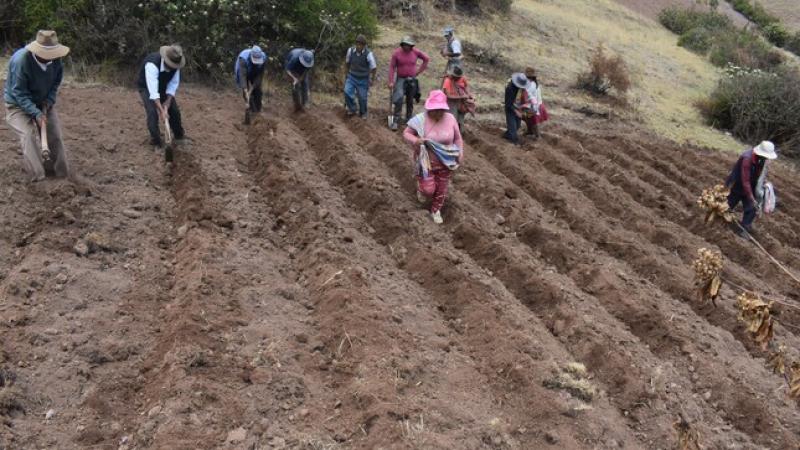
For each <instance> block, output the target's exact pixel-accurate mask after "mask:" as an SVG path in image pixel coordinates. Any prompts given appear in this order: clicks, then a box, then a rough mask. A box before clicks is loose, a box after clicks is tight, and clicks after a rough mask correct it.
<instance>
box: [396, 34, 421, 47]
mask: <svg viewBox="0 0 800 450" xmlns="http://www.w3.org/2000/svg"><path fill="white" fill-rule="evenodd" d="M400 45H410V46H412V47H414V46H415V45H417V44H416V43H415V42H414V40H413V39H411V36H404V37H403V39H401V40H400Z"/></svg>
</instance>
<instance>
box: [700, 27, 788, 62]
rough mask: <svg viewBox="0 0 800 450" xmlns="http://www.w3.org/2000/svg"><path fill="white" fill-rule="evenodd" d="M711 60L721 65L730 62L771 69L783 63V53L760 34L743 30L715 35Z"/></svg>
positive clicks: (710, 55)
mask: <svg viewBox="0 0 800 450" xmlns="http://www.w3.org/2000/svg"><path fill="white" fill-rule="evenodd" d="M709 60H710V61H711V63H712V64H714V65H715V66H719V67H725V66H727V65H728V64H729V63H730V64H733V65H735V66H740V67H749V68H752V69H770V68H774V67H777V66H779V65H780V64H781V63H783V55H781V54H780V53H779V52H778V51H776V50H775V49H774V48H773V47H772V46H771V45H769V44H768V43H767V42H766V41H764V39H762V38H761V37H760V36H758V35H756V34H754V33H751V32H748V31H745V30H741V31H735V32H728V33H721V34H718V35H717V36H715V38H714V44H713V45H712V46H711V52H710V53H709Z"/></svg>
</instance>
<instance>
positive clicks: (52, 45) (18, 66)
mask: <svg viewBox="0 0 800 450" xmlns="http://www.w3.org/2000/svg"><path fill="white" fill-rule="evenodd" d="M67 53H69V47H65V46H63V45H61V44H59V43H58V36H56V32H55V31H44V30H42V31H39V32H38V33H37V34H36V40H35V41H33V42H31V43H30V44H28V45H27V46H25V47H24V48H21V49H19V50H17V51H16V52H15V53H14V55H12V56H11V60H10V61H9V63H8V76H7V77H6V78H7V79H6V85H5V89H4V93H3V98H4V100H5V102H6V122H7V123H8V126H9V127H10V128H11V129H12V130H13V131H14V132H15V133H16V134H17V137H18V138H19V140H20V143H21V144H22V165H23V167H24V168H25V171H26V172H27V173H28V175H29V176H30V179H31V181H34V182H35V181H41V180H43V179H44V178H45V167H44V163H45V161H51V162H52V163H53V172H55V175H56V176H58V177H67V176H69V175H70V173H69V162H68V161H67V150H66V149H65V148H64V143H63V142H62V141H61V122H60V121H59V118H58V113H57V112H56V108H55V104H56V96H57V95H58V88H59V86H61V80H62V78H63V75H64V69H63V67H62V65H61V58H63V57H64V56H66V55H67ZM43 127H44V128H46V130H47V143H48V146H49V150H50V153H49V154H45V155H43V154H42V153H43V152H41V151H40V150H39V145H38V143H37V140H38V138H39V135H40V130H41V129H42V128H43ZM48 165H49V164H48Z"/></svg>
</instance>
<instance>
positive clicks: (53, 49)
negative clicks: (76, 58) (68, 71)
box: [25, 30, 69, 59]
mask: <svg viewBox="0 0 800 450" xmlns="http://www.w3.org/2000/svg"><path fill="white" fill-rule="evenodd" d="M25 48H26V49H28V50H29V51H30V52H31V53H33V54H34V55H36V56H38V57H39V58H42V59H58V58H63V57H65V56H67V53H69V47H66V46H64V45H61V44H59V43H58V36H57V35H56V32H55V31H53V30H39V32H38V33H36V40H35V41H33V42H31V43H30V44H28V45H26V46H25Z"/></svg>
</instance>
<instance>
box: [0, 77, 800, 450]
mask: <svg viewBox="0 0 800 450" xmlns="http://www.w3.org/2000/svg"><path fill="white" fill-rule="evenodd" d="M182 89H184V90H182V93H181V95H182V100H181V105H182V109H183V115H184V121H185V124H186V128H187V132H188V134H189V136H190V137H191V138H192V143H190V144H188V145H187V146H184V147H179V148H178V151H177V152H176V154H175V159H176V165H175V169H174V171H173V172H171V173H170V172H166V171H165V170H164V169H163V167H162V166H161V162H160V161H161V159H160V158H159V157H158V156H157V155H154V154H153V153H152V151H150V150H149V148H148V146H147V145H146V144H147V141H146V133H145V124H144V118H143V117H142V115H143V114H141V111H139V108H138V106H139V105H138V103H137V101H138V96H137V94H136V93H135V92H132V91H128V90H124V89H110V88H105V87H103V88H101V87H65V88H64V89H63V92H62V94H61V95H62V96H61V97H60V98H59V108H61V110H60V113H61V117H62V122H63V126H64V134H65V139H66V141H65V143H66V146H67V148H68V149H69V150H70V151H71V154H72V155H73V166H74V167H75V168H76V169H77V171H78V173H79V175H81V177H82V181H80V182H79V183H77V184H73V183H69V182H65V181H47V182H45V183H39V184H35V185H32V186H31V185H28V184H26V183H25V180H24V178H25V177H24V175H23V173H22V171H21V168H20V161H19V156H18V155H17V152H16V149H17V145H18V144H17V142H16V138H15V137H14V136H13V135H12V133H11V132H10V131H9V130H7V129H6V128H5V125H3V124H0V179H1V180H3V185H2V186H0V189H2V193H3V195H2V196H0V226H2V231H3V232H2V235H1V236H0V293H2V295H0V341H1V342H2V343H3V345H2V347H0V448H127V449H134V448H136V449H138V448H193V449H195V448H197V449H203V448H228V449H238V448H437V449H438V448H441V449H445V448H446V449H452V448H498V449H500V448H542V449H546V448H551V447H552V448H555V447H556V446H558V447H563V448H570V449H571V448H587V449H589V448H620V447H625V448H642V449H651V448H680V447H679V446H683V448H689V449H693V448H695V447H693V446H698V445H699V447H700V448H797V446H798V445H800V437H799V435H798V430H797V424H798V423H800V410H799V409H798V407H797V406H796V405H795V404H794V402H793V401H787V389H786V384H787V382H788V384H789V390H790V393H791V394H792V395H797V394H798V393H800V367H799V366H798V365H797V364H796V363H794V362H795V361H800V357H799V356H800V355H798V352H797V349H800V336H798V334H797V332H796V328H794V327H792V326H793V325H795V324H800V314H798V312H797V309H795V308H791V307H787V306H786V305H787V304H788V305H800V298H798V290H797V286H796V285H793V284H792V280H791V279H790V278H789V276H788V275H787V274H786V273H785V272H782V271H777V270H775V266H774V265H773V264H772V262H771V261H770V259H769V258H768V257H767V256H766V255H765V254H764V253H763V252H762V251H761V250H759V249H758V248H756V247H755V246H753V245H752V243H750V242H748V241H746V240H743V239H740V238H738V237H736V236H735V235H733V234H732V233H731V232H730V230H728V229H727V227H723V226H707V225H705V224H704V223H703V221H704V220H705V219H706V217H705V215H706V213H704V217H703V218H702V219H698V218H697V217H696V213H697V209H696V207H695V205H696V200H697V193H698V192H701V191H702V190H703V189H704V188H706V187H708V186H713V185H715V184H716V183H718V182H719V181H720V180H721V179H723V177H724V176H725V175H726V174H727V171H728V170H729V168H730V165H731V164H732V163H733V159H734V158H735V155H730V154H720V153H717V152H712V151H708V150H704V149H699V148H693V147H685V146H679V145H676V144H674V143H671V142H669V141H665V140H663V139H660V138H657V137H653V136H650V135H649V134H648V133H647V132H646V131H643V130H641V129H637V128H635V127H632V126H631V125H630V124H621V123H614V122H608V121H601V120H597V119H591V120H589V119H585V120H584V119H582V120H581V121H580V122H576V123H563V122H562V123H561V124H556V123H554V124H552V125H548V126H547V127H546V129H544V135H543V137H542V139H540V140H538V141H536V142H535V143H533V142H526V143H525V145H524V146H523V147H522V148H517V147H514V146H511V145H507V144H506V143H505V141H503V140H502V139H501V138H500V137H499V133H498V130H497V129H496V127H493V126H489V125H477V124H470V130H469V134H468V135H467V137H466V152H467V153H466V163H465V164H464V166H463V167H462V168H460V169H459V170H458V171H457V172H456V174H455V178H454V184H453V187H452V196H451V197H450V199H449V200H448V203H447V206H446V207H445V211H444V220H445V223H444V225H442V226H435V225H434V224H433V223H432V222H431V220H430V217H429V215H428V214H427V213H426V212H425V211H424V210H423V209H421V208H420V206H419V205H418V203H417V201H416V198H415V195H414V185H415V180H414V179H413V178H412V177H411V176H410V175H409V169H408V152H409V148H408V146H407V145H406V143H405V142H404V141H403V140H402V138H401V137H400V136H399V135H398V134H396V133H392V132H391V131H389V130H388V129H387V128H386V124H385V119H384V121H382V120H381V119H380V118H381V117H384V118H385V117H386V115H387V111H385V110H381V109H380V108H375V109H373V110H372V111H371V119H368V120H348V119H346V118H345V117H344V115H343V114H341V111H340V110H339V109H340V108H339V109H336V110H332V109H327V108H324V107H320V108H319V110H318V111H316V112H315V113H314V115H313V117H312V116H311V115H306V114H300V115H294V114H291V113H289V112H288V111H289V110H290V109H291V108H290V107H289V103H290V102H289V99H288V98H285V97H284V96H282V95H275V96H272V97H271V99H270V102H269V103H268V105H266V108H265V109H266V110H267V111H268V112H267V113H264V114H263V115H259V116H257V117H253V124H252V125H250V126H249V127H244V126H242V125H239V124H240V123H241V121H242V111H241V105H240V100H239V99H238V97H237V96H236V94H235V93H234V92H231V93H226V94H224V95H222V94H219V93H218V92H213V91H211V90H207V89H204V88H198V87H196V86H193V85H191V84H189V85H187V86H185V88H182ZM212 105H213V106H212ZM312 119H313V120H312ZM595 120H597V121H595ZM770 177H771V179H772V181H773V182H774V183H775V184H776V186H777V187H778V189H779V191H780V195H781V202H782V205H781V208H779V209H778V210H777V211H776V213H775V214H773V215H771V216H770V217H769V218H768V220H763V221H762V222H761V223H760V224H759V225H760V234H759V236H758V238H759V242H760V243H761V244H762V245H763V246H764V247H765V249H767V250H768V251H769V252H770V254H772V255H774V256H775V257H776V258H777V259H779V260H780V261H782V262H784V263H786V264H787V265H789V266H792V267H798V266H800V248H798V242H800V238H799V236H798V234H797V233H798V230H800V226H798V225H800V212H798V211H800V208H797V207H795V205H797V204H798V202H800V188H798V187H797V186H796V185H795V184H794V183H795V180H796V175H795V173H794V172H793V171H791V170H790V169H788V168H787V167H784V166H783V165H781V163H780V162H779V163H778V164H775V165H774V166H773V167H772V168H771V170H770ZM715 195H716V194H715ZM714 198H718V196H716V197H714ZM735 213H737V214H738V212H735ZM77 244H83V245H82V246H80V248H81V249H82V248H84V247H85V248H86V251H85V252H83V251H81V252H78V251H76V245H77ZM700 248H704V249H709V250H707V251H705V252H703V253H702V254H701V255H702V256H701V258H703V261H706V262H705V263H703V265H698V266H697V267H693V266H692V263H693V261H695V259H697V257H698V252H697V249H700ZM711 249H714V250H713V252H712V251H711ZM717 251H719V252H720V253H721V254H722V255H723V256H724V278H725V283H724V284H723V286H722V287H720V288H719V290H718V292H717V294H718V297H717V301H716V303H717V307H716V308H714V307H712V306H711V305H709V304H708V303H707V301H706V302H698V301H697V300H696V299H697V286H695V285H693V283H692V280H693V279H694V277H695V275H698V276H702V277H703V280H706V281H707V279H708V277H712V279H713V276H718V275H719V272H720V271H721V268H722V266H721V262H720V260H719V258H718V255H717V254H716V253H715V252H717ZM698 269H700V270H698ZM715 274H716V275H715ZM712 275H713V276H712ZM729 281H730V283H729ZM734 284H735V285H738V286H746V287H748V289H752V290H753V291H755V292H765V293H769V297H768V298H769V299H780V301H781V302H782V303H778V302H776V303H774V304H773V305H772V307H771V308H770V303H769V301H771V300H764V299H767V297H766V296H764V297H762V300H761V301H760V303H759V302H756V301H755V299H752V298H750V297H748V302H742V303H741V305H742V318H743V319H745V320H746V321H747V322H746V323H742V322H739V321H738V319H737V317H738V314H739V312H740V310H739V307H738V306H737V304H736V302H735V301H734V299H735V296H736V294H735V293H733V292H732V291H731V286H733V285H734ZM746 327H749V328H750V329H752V330H753V332H752V333H750V332H748V331H747V328H746ZM773 333H774V336H775V339H773V341H777V342H772V344H771V345H770V347H771V350H772V351H773V352H774V351H776V350H779V349H780V347H779V345H777V344H782V345H784V346H785V347H784V348H785V350H781V351H782V352H784V354H782V355H781V356H780V357H774V358H768V355H769V354H768V353H765V352H763V351H762V350H761V347H762V346H763V345H764V343H768V342H769V338H770V337H771V336H772V334H773ZM753 336H756V338H758V339H759V340H754V337H753ZM766 359H769V364H767V362H768V361H766ZM781 361H782V362H781ZM781 365H782V366H783V367H785V370H786V374H785V376H786V379H785V378H784V376H782V375H781V374H780V371H779V368H780V367H781ZM776 370H777V371H778V372H777V373H775V371H776ZM678 417H683V418H685V423H686V426H680V427H678V428H677V431H676V428H673V424H674V423H675V420H676V418H678Z"/></svg>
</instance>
